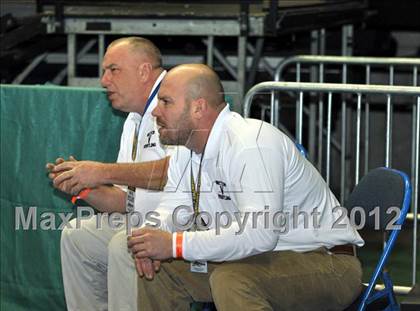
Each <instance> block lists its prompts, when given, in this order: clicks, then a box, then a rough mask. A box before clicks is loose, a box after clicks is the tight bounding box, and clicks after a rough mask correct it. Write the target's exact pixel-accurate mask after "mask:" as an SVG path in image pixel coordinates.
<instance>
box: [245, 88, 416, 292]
mask: <svg viewBox="0 0 420 311" xmlns="http://www.w3.org/2000/svg"><path fill="white" fill-rule="evenodd" d="M273 92H276V93H277V94H280V95H284V96H293V97H295V98H296V101H294V98H293V101H294V102H295V104H296V133H295V136H296V140H297V142H298V143H300V144H302V141H303V132H302V129H303V111H304V106H305V104H308V102H305V99H307V98H308V96H306V97H305V96H304V95H308V94H309V95H310V94H318V95H326V97H327V126H326V152H325V158H326V159H325V166H326V168H325V172H324V173H323V175H324V178H325V179H326V182H327V184H330V173H331V161H330V160H331V148H332V111H333V106H334V108H336V106H337V104H338V107H339V108H341V109H346V106H344V107H343V105H342V99H341V97H342V96H347V97H348V98H347V100H346V105H355V106H356V137H355V141H356V142H355V150H354V153H355V167H354V184H357V183H358V181H359V178H360V171H361V168H360V160H361V155H360V150H361V146H362V139H361V136H362V135H361V133H362V131H361V130H362V106H363V105H369V103H370V102H371V101H370V97H372V96H381V97H382V98H383V99H384V100H383V102H380V103H379V104H380V105H386V107H387V117H386V138H385V149H386V153H385V154H386V156H385V159H384V166H386V167H392V165H391V161H390V149H391V144H392V139H391V133H392V122H391V119H390V117H389V116H390V113H391V111H392V106H391V105H390V99H391V97H392V96H397V95H398V96H402V97H403V98H405V99H408V101H405V102H404V105H407V106H408V105H409V106H411V107H410V108H411V112H412V114H413V115H412V120H413V128H414V131H413V132H412V135H413V137H412V157H411V161H412V163H411V167H412V176H411V180H412V187H413V201H412V214H413V215H414V217H413V254H412V259H413V266H412V280H411V281H412V284H413V285H414V284H415V282H416V263H417V242H416V241H417V223H418V220H417V219H418V216H417V215H418V204H419V169H420V164H419V157H420V155H419V153H420V150H419V149H420V141H419V140H420V87H412V86H384V85H382V86H381V85H363V84H333V83H305V82H262V83H259V84H257V85H255V86H254V87H252V88H251V89H250V90H249V91H248V93H247V94H246V96H245V102H244V114H245V117H249V116H250V111H251V104H252V99H253V97H254V95H256V94H258V95H261V94H267V95H272V93H273ZM337 97H340V98H339V100H338V101H337V100H336V98H337ZM309 99H311V97H310V96H309ZM279 104H280V102H279V103H277V105H278V106H277V107H279ZM275 108H276V105H275V103H274V101H271V111H273V110H274V109H275ZM388 108H389V110H388ZM342 117H343V114H342ZM271 123H273V120H272V122H271ZM364 142H365V146H364V147H366V143H368V141H366V140H365V141H364ZM345 145H346V135H343V133H342V135H341V146H342V147H344V146H345ZM367 160H368V159H367ZM340 163H341V165H340V166H341V167H340V173H341V175H345V174H346V169H345V161H341V162H340ZM340 180H341V181H343V180H345V178H343V176H341V177H340ZM340 184H341V183H340ZM344 186H348V185H344ZM341 190H342V189H340V193H341V194H342V191H341ZM340 201H341V202H344V198H343V197H341V198H340ZM403 291H404V290H403Z"/></svg>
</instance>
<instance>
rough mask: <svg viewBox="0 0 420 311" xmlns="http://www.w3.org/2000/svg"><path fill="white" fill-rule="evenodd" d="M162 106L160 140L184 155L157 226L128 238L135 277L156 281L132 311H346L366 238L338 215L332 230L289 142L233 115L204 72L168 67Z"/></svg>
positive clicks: (316, 188)
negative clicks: (209, 309) (198, 310)
mask: <svg viewBox="0 0 420 311" xmlns="http://www.w3.org/2000/svg"><path fill="white" fill-rule="evenodd" d="M158 98H159V102H158V105H157V107H156V108H155V109H154V110H153V115H154V116H155V117H156V120H157V123H158V125H159V135H160V136H159V137H160V140H161V142H162V143H164V144H168V145H184V146H186V147H187V148H188V149H189V150H185V149H180V150H179V152H178V153H177V154H176V156H173V157H172V158H171V161H170V165H169V172H168V182H167V184H166V186H165V189H164V195H163V197H162V201H161V202H160V204H159V207H158V209H157V211H162V212H161V216H162V219H163V221H162V227H161V229H159V230H158V229H150V228H141V229H138V230H136V231H134V232H133V235H132V236H131V237H130V238H129V241H128V245H129V247H130V249H131V251H132V252H133V254H135V256H136V258H138V264H137V270H138V273H139V275H140V276H142V275H144V274H146V275H148V276H149V278H151V277H153V280H152V281H145V280H144V279H143V278H140V279H139V302H140V303H139V310H161V311H166V310H168V311H169V310H188V308H189V305H190V303H191V302H193V301H214V303H215V304H216V307H217V310H218V311H224V310H274V309H275V310H327V309H328V310H342V309H344V308H345V307H346V306H348V305H349V304H350V303H351V302H352V301H353V300H354V299H355V297H357V296H358V294H359V293H360V290H361V276H362V272H361V267H360V263H359V260H358V259H357V257H355V256H354V254H353V252H352V250H353V247H352V246H354V245H358V246H361V245H362V244H363V240H362V239H361V238H360V236H359V235H358V233H357V231H356V230H355V229H354V228H353V227H352V226H351V225H350V224H349V220H348V219H347V218H346V217H343V219H342V221H341V222H340V224H341V225H342V226H340V228H337V229H336V228H334V222H335V221H336V220H337V219H339V218H340V216H341V211H340V210H338V209H335V208H334V207H336V206H339V203H338V201H337V199H336V198H335V197H334V195H333V194H332V192H331V191H330V189H329V188H328V186H327V185H326V183H325V182H324V180H323V179H322V177H321V176H320V175H319V173H318V172H317V170H316V169H315V168H314V167H313V166H312V165H311V164H310V163H309V162H308V161H307V160H306V159H305V158H304V157H303V156H302V155H301V154H300V152H299V151H298V150H297V149H296V147H295V146H294V143H293V142H292V141H291V140H290V139H289V138H288V137H287V136H285V135H284V134H283V133H281V132H280V131H279V130H278V129H276V128H274V127H272V126H271V125H270V124H267V123H265V122H262V121H259V120H252V119H244V118H242V117H241V116H240V115H238V114H236V113H234V112H231V111H230V110H229V107H228V106H227V105H226V103H225V102H224V101H223V89H222V86H221V84H220V81H219V78H218V77H217V75H216V74H215V73H214V72H213V71H212V70H211V69H210V68H208V67H207V66H205V65H182V66H179V67H176V68H174V69H172V70H171V71H169V73H168V74H167V75H166V76H165V78H164V80H163V81H162V87H161V88H160V90H159V94H158ZM295 208H298V212H299V214H298V215H294V214H295V213H294V209H295ZM169 210H172V213H171V214H168V213H166V214H165V212H164V211H169ZM305 215H306V216H311V217H306V218H305ZM313 215H315V216H319V217H318V218H316V217H312V216H313ZM295 217H303V219H302V218H295ZM338 245H340V247H337V246H338ZM147 260H152V261H153V263H154V265H155V266H160V271H159V272H157V273H155V272H154V271H153V270H152V269H151V266H150V263H149V264H147ZM160 297H165V299H161V298H160Z"/></svg>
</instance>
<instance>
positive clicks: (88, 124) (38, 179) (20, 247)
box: [0, 85, 125, 311]
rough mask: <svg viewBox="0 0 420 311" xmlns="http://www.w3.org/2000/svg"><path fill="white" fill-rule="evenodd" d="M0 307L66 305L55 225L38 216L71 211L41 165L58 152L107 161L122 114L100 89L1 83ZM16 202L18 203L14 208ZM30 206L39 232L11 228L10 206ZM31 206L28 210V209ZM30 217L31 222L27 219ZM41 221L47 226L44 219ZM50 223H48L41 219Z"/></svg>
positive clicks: (113, 152)
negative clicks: (53, 227)
mask: <svg viewBox="0 0 420 311" xmlns="http://www.w3.org/2000/svg"><path fill="white" fill-rule="evenodd" d="M0 88H1V97H0V101H1V114H0V117H1V118H0V125H1V169H0V172H1V173H0V174H1V195H0V196H1V198H0V199H1V202H0V204H1V206H0V213H1V214H0V221H1V223H0V234H1V254H0V256H1V291H0V301H1V305H0V309H1V310H13V311H20V310H33V311H35V310H47V309H48V310H65V309H66V308H65V301H64V293H63V285H62V279H61V266H60V234H61V231H60V230H42V229H41V228H40V222H41V220H42V218H41V216H42V215H44V216H45V214H43V213H46V212H52V213H55V215H56V216H57V217H56V228H58V226H59V225H60V224H61V219H60V218H59V217H58V214H57V213H63V212H66V213H72V212H73V213H75V209H74V208H73V207H72V205H71V203H70V202H69V197H68V196H66V195H63V194H62V193H60V192H59V191H56V190H54V188H53V187H52V186H51V183H50V181H49V179H48V177H47V174H46V170H45V164H46V163H47V162H52V161H54V160H55V159H56V158H57V157H58V156H61V157H65V158H67V157H68V156H69V155H73V156H75V157H76V158H77V159H84V160H87V159H89V160H98V161H105V162H113V161H115V160H116V157H117V153H118V148H119V137H120V134H121V131H122V125H123V122H124V117H125V116H124V115H123V114H120V113H117V112H116V111H115V110H113V109H112V107H111V106H110V104H109V102H108V101H107V99H106V96H105V94H104V92H103V91H102V90H100V89H87V88H69V87H54V86H10V85H1V87H0ZM20 207H21V208H20ZM30 207H35V208H36V212H35V214H34V217H35V215H36V216H37V218H38V219H37V221H36V222H33V224H35V225H36V226H37V229H35V230H33V229H32V226H30V227H29V230H23V228H22V223H19V224H20V229H19V230H16V219H15V218H16V211H17V210H19V209H20V210H23V212H24V215H27V213H28V210H29V208H30ZM33 209H34V208H33ZM33 220H35V219H33ZM44 225H45V223H44ZM46 225H47V226H50V227H51V226H52V224H48V223H47V224H46Z"/></svg>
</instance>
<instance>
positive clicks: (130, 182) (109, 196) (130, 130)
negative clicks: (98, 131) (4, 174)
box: [47, 37, 168, 311]
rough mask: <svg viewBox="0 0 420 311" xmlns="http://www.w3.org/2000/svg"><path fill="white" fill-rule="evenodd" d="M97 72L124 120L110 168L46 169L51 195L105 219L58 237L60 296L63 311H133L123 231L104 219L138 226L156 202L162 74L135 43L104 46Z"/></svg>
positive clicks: (162, 163)
mask: <svg viewBox="0 0 420 311" xmlns="http://www.w3.org/2000/svg"><path fill="white" fill-rule="evenodd" d="M102 68H103V75H102V78H101V84H102V86H103V87H104V88H106V90H107V95H108V99H109V100H110V102H111V104H112V107H113V108H115V109H117V110H120V111H124V112H129V115H128V117H127V119H126V121H125V123H124V128H123V133H122V135H121V143H120V150H119V154H118V160H117V163H99V162H93V161H76V160H75V159H74V158H70V161H64V160H63V159H62V158H58V159H57V160H56V162H55V164H52V163H49V164H47V168H48V169H49V170H50V178H51V179H52V180H53V185H54V187H56V188H57V189H59V190H61V191H63V192H65V193H68V194H71V195H78V196H79V197H81V198H83V199H84V200H85V201H86V202H87V203H89V204H90V205H91V206H93V207H95V208H96V209H97V210H98V211H100V212H104V213H106V214H103V216H102V217H101V218H100V221H98V220H97V217H92V218H90V219H87V220H86V219H83V220H80V219H73V220H72V221H71V222H70V224H71V226H72V229H69V228H67V227H66V228H65V229H64V230H63V232H62V236H61V263H62V271H63V283H64V291H65V296H66V303H67V308H68V310H118V311H120V310H137V274H136V270H135V264H134V259H133V258H132V256H131V254H130V253H129V252H128V250H127V234H126V228H125V227H124V226H121V225H118V221H117V222H114V223H113V222H112V218H111V217H108V213H114V212H119V213H132V212H134V211H135V212H138V213H141V215H142V217H143V218H142V219H143V220H144V218H145V215H147V213H148V212H150V211H153V210H154V209H155V208H156V206H157V204H158V202H159V199H160V196H161V192H156V191H155V192H151V191H149V190H150V189H155V190H159V189H161V188H162V187H163V185H164V183H165V182H166V171H167V164H168V157H167V154H166V150H165V148H164V147H163V146H162V145H161V144H160V143H159V140H158V137H157V136H158V133H157V129H156V128H155V120H154V118H153V116H152V115H151V111H152V110H153V109H154V108H155V107H156V104H157V97H156V94H157V91H158V89H159V87H160V83H161V81H162V78H163V77H164V75H165V74H166V71H165V70H164V69H163V68H162V61H161V54H160V51H159V50H158V48H157V47H156V46H155V45H154V44H153V43H152V42H151V41H149V40H147V39H145V38H140V37H128V38H122V39H118V40H116V41H114V42H112V43H111V44H110V45H109V46H108V48H107V51H106V53H105V55H104V59H103V64H102ZM104 139H106V137H104ZM147 189H148V190H147ZM124 220H127V218H124ZM137 220H138V219H137Z"/></svg>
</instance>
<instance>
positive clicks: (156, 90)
mask: <svg viewBox="0 0 420 311" xmlns="http://www.w3.org/2000/svg"><path fill="white" fill-rule="evenodd" d="M161 83H162V81H160V82H159V84H158V85H157V86H156V87H155V89H154V90H153V92H152V94H150V96H149V98H148V99H147V102H146V106H145V107H144V111H143V116H144V115H145V114H146V111H147V108H149V106H150V104H151V102H152V101H153V99H154V98H155V96H156V94H157V92H158V91H159V88H160V84H161Z"/></svg>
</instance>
